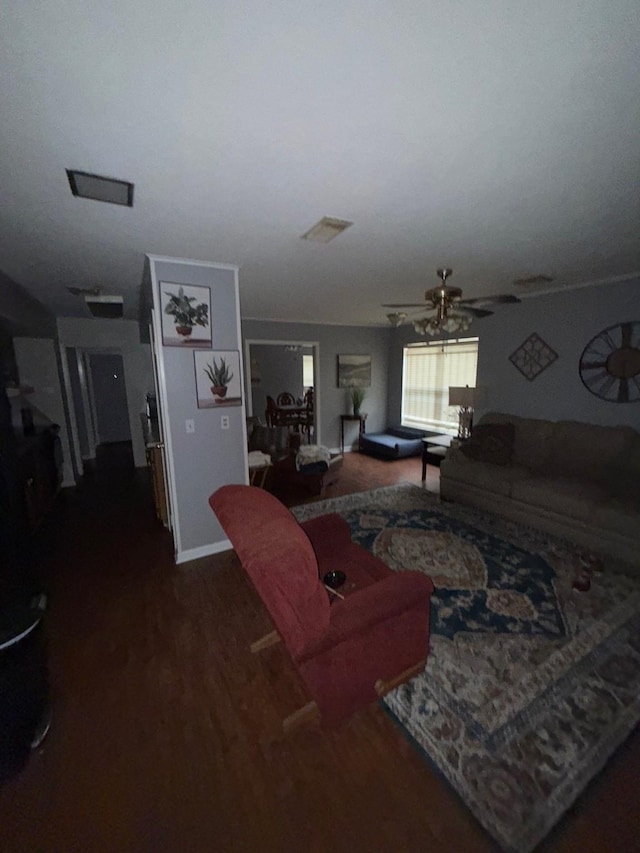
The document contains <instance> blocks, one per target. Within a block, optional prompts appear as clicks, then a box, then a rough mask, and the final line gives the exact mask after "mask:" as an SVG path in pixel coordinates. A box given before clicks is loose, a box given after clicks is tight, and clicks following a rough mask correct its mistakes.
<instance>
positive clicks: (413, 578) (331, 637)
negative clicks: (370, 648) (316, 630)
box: [301, 571, 433, 662]
mask: <svg viewBox="0 0 640 853" xmlns="http://www.w3.org/2000/svg"><path fill="white" fill-rule="evenodd" d="M432 593H433V583H432V582H431V579H430V578H428V577H427V576H426V575H423V574H422V573H421V572H413V571H404V572H398V573H396V574H393V575H390V576H389V577H388V578H385V579H384V580H381V581H378V582H377V583H374V584H371V585H370V586H367V587H365V588H364V589H362V590H359V591H358V592H355V593H353V594H352V595H349V596H348V597H347V598H345V599H344V600H340V601H337V602H336V603H335V604H333V605H332V606H331V609H330V611H329V629H328V631H326V632H325V634H324V635H323V636H322V637H321V638H320V639H319V640H318V642H317V643H316V644H315V645H314V646H313V647H308V648H307V649H305V653H304V656H303V658H302V659H301V662H302V660H304V659H308V658H311V657H315V656H317V655H319V654H322V652H324V651H327V650H328V649H332V648H334V647H335V646H337V645H338V644H340V643H344V642H348V641H349V640H350V639H351V638H352V637H356V636H360V635H362V634H367V633H371V632H373V633H375V630H376V628H377V626H379V625H382V624H383V623H385V622H388V621H389V620H393V619H394V618H395V617H397V616H400V615H401V614H403V613H405V612H406V611H407V610H411V609H413V608H418V609H420V610H422V609H424V611H426V615H427V616H428V613H429V604H430V599H431V594H432Z"/></svg>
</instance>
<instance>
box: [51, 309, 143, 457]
mask: <svg viewBox="0 0 640 853" xmlns="http://www.w3.org/2000/svg"><path fill="white" fill-rule="evenodd" d="M58 339H59V341H60V344H61V346H62V348H63V351H64V350H65V348H66V347H78V348H80V349H84V350H88V351H91V350H94V351H100V350H102V351H105V350H106V351H109V352H118V353H120V354H121V355H122V359H123V363H124V373H125V383H126V391H127V404H128V406H129V424H130V426H131V441H132V444H133V459H134V462H135V464H136V466H137V467H142V466H144V465H146V464H147V460H146V455H145V445H144V440H143V436H142V428H141V424H140V414H141V413H142V412H144V411H145V402H146V399H145V396H146V394H147V392H149V391H153V373H152V366H151V349H150V347H149V345H148V344H141V343H140V330H139V327H138V324H137V323H136V322H134V321H133V320H100V319H97V318H93V319H78V318H75V317H59V318H58Z"/></svg>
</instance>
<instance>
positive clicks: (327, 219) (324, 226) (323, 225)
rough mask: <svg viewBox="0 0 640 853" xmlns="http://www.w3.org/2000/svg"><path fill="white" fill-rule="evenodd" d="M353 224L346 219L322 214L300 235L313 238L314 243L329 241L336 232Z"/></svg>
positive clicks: (309, 238) (336, 234)
mask: <svg viewBox="0 0 640 853" xmlns="http://www.w3.org/2000/svg"><path fill="white" fill-rule="evenodd" d="M350 225H353V222H349V220H348V219H336V218H335V217H333V216H323V217H322V219H321V220H320V222H316V224H315V225H314V226H313V228H310V229H309V230H308V231H307V232H306V234H303V235H302V239H303V240H313V241H314V242H315V243H329V242H330V241H331V240H333V238H334V237H337V236H338V234H342V232H343V231H346V229H347V228H348V227H349V226H350Z"/></svg>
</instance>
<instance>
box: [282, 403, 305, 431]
mask: <svg viewBox="0 0 640 853" xmlns="http://www.w3.org/2000/svg"><path fill="white" fill-rule="evenodd" d="M275 417H276V422H277V424H278V426H295V427H307V426H309V425H310V424H312V423H313V409H309V408H308V407H307V406H305V405H298V404H295V403H294V404H293V405H290V406H276V408H275Z"/></svg>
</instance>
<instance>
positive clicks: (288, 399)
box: [276, 391, 296, 406]
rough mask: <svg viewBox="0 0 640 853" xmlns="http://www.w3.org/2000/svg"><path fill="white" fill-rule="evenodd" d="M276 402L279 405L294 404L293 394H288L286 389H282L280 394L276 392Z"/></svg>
mask: <svg viewBox="0 0 640 853" xmlns="http://www.w3.org/2000/svg"><path fill="white" fill-rule="evenodd" d="M276 403H277V404H278V405H279V406H295V404H296V398H295V397H294V396H293V394H290V393H289V392H288V391H282V393H281V394H278V398H277V400H276Z"/></svg>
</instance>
